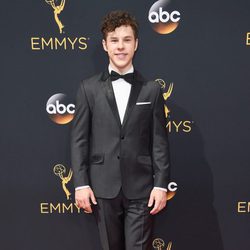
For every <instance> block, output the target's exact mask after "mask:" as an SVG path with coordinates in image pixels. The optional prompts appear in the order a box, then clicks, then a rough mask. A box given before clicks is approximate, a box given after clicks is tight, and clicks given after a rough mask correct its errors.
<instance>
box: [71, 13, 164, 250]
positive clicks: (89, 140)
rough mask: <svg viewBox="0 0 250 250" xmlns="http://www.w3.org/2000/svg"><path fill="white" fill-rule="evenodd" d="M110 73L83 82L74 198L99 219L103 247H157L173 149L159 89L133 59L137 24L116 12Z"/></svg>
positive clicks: (106, 43)
mask: <svg viewBox="0 0 250 250" xmlns="http://www.w3.org/2000/svg"><path fill="white" fill-rule="evenodd" d="M101 30H102V33H103V40H102V44H103V48H104V50H105V51H106V52H107V54H108V57H109V65H108V67H107V69H106V70H105V72H103V73H101V74H97V75H95V76H93V77H91V78H89V79H87V80H84V81H83V82H82V83H81V84H80V88H79V90H78V93H77V98H76V112H75V118H74V122H73V127H72V141H71V155H72V168H73V173H74V184H75V187H76V191H75V200H76V203H77V205H78V206H79V207H81V208H83V209H84V211H85V212H86V213H92V212H93V214H94V215H95V217H96V220H97V224H98V228H99V233H100V238H101V244H102V247H103V249H104V250H122V249H126V250H139V249H140V250H142V249H151V248H152V245H151V244H152V240H151V233H152V225H153V224H152V220H153V215H154V214H157V213H158V212H159V211H161V210H162V209H163V208H164V207H165V206H166V201H167V196H166V192H167V189H166V188H167V184H168V178H169V151H168V141H167V129H166V127H165V115H164V100H163V96H162V92H161V89H160V86H159V85H158V84H157V83H155V82H153V81H145V80H144V78H143V77H142V76H141V75H140V74H139V72H138V71H136V70H134V67H133V64H132V61H133V57H134V53H135V51H136V50H137V47H138V25H137V23H136V21H135V19H134V17H132V16H131V15H130V14H129V13H127V12H124V11H113V12H111V13H109V14H108V15H107V16H106V17H105V18H104V20H103V23H102V28H101Z"/></svg>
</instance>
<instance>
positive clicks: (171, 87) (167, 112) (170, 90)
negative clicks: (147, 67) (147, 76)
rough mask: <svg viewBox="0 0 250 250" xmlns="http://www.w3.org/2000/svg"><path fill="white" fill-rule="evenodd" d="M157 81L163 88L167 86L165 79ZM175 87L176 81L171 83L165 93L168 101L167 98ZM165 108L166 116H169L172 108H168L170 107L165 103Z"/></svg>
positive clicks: (164, 96)
mask: <svg viewBox="0 0 250 250" xmlns="http://www.w3.org/2000/svg"><path fill="white" fill-rule="evenodd" d="M155 81H156V82H158V83H159V84H160V86H161V88H162V89H165V88H166V83H165V82H164V80H162V79H156V80H155ZM173 87H174V83H170V85H169V87H168V90H167V92H164V93H163V98H164V100H165V101H167V99H168V98H169V97H170V95H171V94H172V91H173ZM164 110H165V117H166V118H167V117H168V114H169V112H170V110H169V109H168V107H167V105H166V104H164Z"/></svg>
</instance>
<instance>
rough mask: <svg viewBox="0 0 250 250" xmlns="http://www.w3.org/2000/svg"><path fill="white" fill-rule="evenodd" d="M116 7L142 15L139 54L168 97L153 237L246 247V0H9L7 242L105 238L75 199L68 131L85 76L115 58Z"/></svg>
mask: <svg viewBox="0 0 250 250" xmlns="http://www.w3.org/2000/svg"><path fill="white" fill-rule="evenodd" d="M115 9H123V10H128V11H129V12H131V13H132V14H133V15H135V16H136V18H137V20H138V22H139V25H140V34H139V50H138V52H137V54H136V58H135V61H134V66H135V67H136V68H137V69H138V70H139V71H141V73H142V74H143V75H144V76H145V77H146V78H148V79H151V80H156V84H160V85H161V87H162V94H163V96H164V99H165V113H166V129H167V130H168V131H169V141H170V146H171V148H170V151H171V162H172V171H171V183H170V185H169V189H170V190H171V191H172V193H171V194H172V195H171V196H169V201H168V205H167V209H165V211H163V212H161V213H160V214H158V215H156V216H155V225H154V241H153V242H152V249H158V250H189V249H192V250H223V249H225V250H248V249H250V238H249V234H250V223H249V219H250V215H249V212H250V165H249V164H250V151H249V143H250V136H249V135H250V132H249V130H250V115H249V111H250V110H249V107H250V106H249V104H250V2H249V1H248V0H239V1H233V0H227V1H226V0H222V1H217V2H211V1H200V0H193V1H183V0H159V1H155V0H150V1H134V0H127V1H121V0H116V1H114V0H106V1H97V0H91V1H83V0H74V1H72V0H39V1H31V0H30V1H3V2H2V3H1V15H0V18H1V46H0V49H1V76H0V79H1V88H0V89H1V92H0V93H1V98H0V102H1V114H2V116H1V117H2V118H1V125H0V126H1V127H0V133H1V136H0V137H1V140H0V145H1V150H0V152H1V157H0V164H1V174H0V180H1V182H0V183H1V223H0V227H1V242H0V248H1V249H3V250H44V249H48V250H50V249H51V250H52V249H60V250H69V249H71V250H72V249H84V250H85V249H87V250H99V249H101V246H100V241H99V237H98V232H97V227H96V224H95V220H94V218H93V216H92V215H89V214H85V213H83V212H82V210H80V209H78V208H77V206H76V205H75V204H74V188H73V183H72V170H71V166H70V153H69V152H70V148H69V137H70V127H71V123H72V120H73V119H74V112H75V105H74V98H75V94H76V90H77V88H78V85H79V82H80V80H82V79H84V78H87V77H89V76H91V75H93V74H95V73H97V72H100V71H102V70H104V69H105V67H107V64H108V60H107V56H106V54H105V52H104V51H103V49H102V45H101V39H102V37H101V33H100V22H101V20H102V17H103V16H104V15H105V14H107V13H108V12H109V11H111V10H115ZM107 143H108V142H107ZM118 250H119V249H118Z"/></svg>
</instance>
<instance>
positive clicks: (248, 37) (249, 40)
mask: <svg viewBox="0 0 250 250" xmlns="http://www.w3.org/2000/svg"><path fill="white" fill-rule="evenodd" d="M246 45H247V46H249V45H250V32H247V34H246Z"/></svg>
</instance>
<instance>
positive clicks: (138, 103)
mask: <svg viewBox="0 0 250 250" xmlns="http://www.w3.org/2000/svg"><path fill="white" fill-rule="evenodd" d="M146 104H151V102H137V103H136V105H146Z"/></svg>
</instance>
